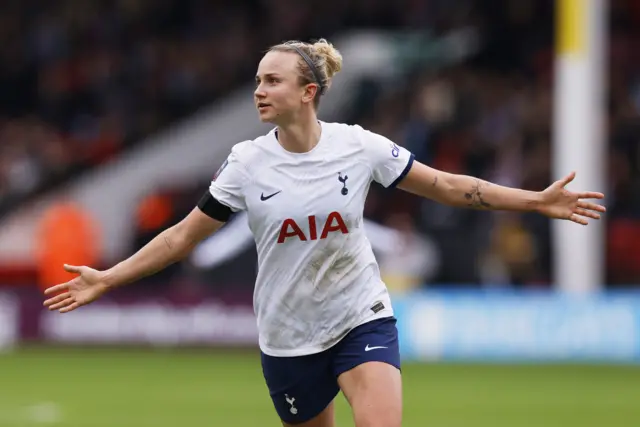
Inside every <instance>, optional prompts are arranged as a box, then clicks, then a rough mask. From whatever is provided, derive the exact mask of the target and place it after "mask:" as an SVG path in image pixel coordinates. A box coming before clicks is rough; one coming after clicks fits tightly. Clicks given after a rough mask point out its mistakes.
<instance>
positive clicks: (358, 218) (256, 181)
mask: <svg viewBox="0 0 640 427" xmlns="http://www.w3.org/2000/svg"><path fill="white" fill-rule="evenodd" d="M321 126H322V133H321V137H320V141H319V142H318V144H317V145H316V146H315V147H314V148H313V150H311V151H309V152H306V153H292V152H288V151H286V150H285V149H284V148H283V147H282V146H281V145H280V144H279V143H278V141H277V139H276V133H275V129H274V130H272V131H271V132H269V133H268V134H267V135H264V136H262V137H259V138H257V139H255V140H253V141H245V142H241V143H239V144H237V145H235V146H234V147H233V149H232V151H231V154H230V155H229V157H228V159H227V160H226V161H225V162H224V164H223V165H222V166H221V168H220V170H219V171H218V173H216V176H215V177H214V180H213V182H212V183H211V187H210V192H211V194H212V196H213V197H215V198H216V199H217V200H218V201H219V202H220V203H222V204H224V205H226V206H228V207H230V208H231V210H232V211H234V212H237V211H240V210H246V211H247V215H248V221H249V227H250V228H251V231H252V233H253V236H254V239H255V241H256V245H257V251H258V264H259V265H258V276H257V280H256V285H255V290H254V297H253V303H254V309H255V313H256V316H257V321H258V332H259V345H260V349H261V350H262V351H263V352H264V353H265V354H267V355H271V356H301V355H307V354H312V353H318V352H321V351H323V350H326V349H328V348H330V347H331V346H333V345H335V344H336V343H337V342H338V341H339V340H340V339H341V338H343V337H344V336H345V335H346V334H347V333H348V332H349V331H350V330H351V329H353V328H354V327H356V326H358V325H360V324H363V323H365V322H368V321H371V320H373V319H378V318H382V317H389V316H392V315H393V309H392V307H391V302H390V299H389V294H388V292H387V289H386V286H385V285H384V283H383V282H382V280H381V279H380V271H379V268H378V264H377V262H376V260H375V258H374V255H373V251H372V249H371V245H370V243H369V241H368V239H367V237H366V235H365V232H364V230H363V225H362V223H363V221H362V219H363V210H364V203H365V198H366V196H367V193H368V191H369V186H370V184H371V182H372V181H374V180H375V181H377V182H379V183H380V184H382V185H383V186H385V187H389V186H391V185H393V184H395V183H397V182H398V181H400V180H401V179H402V177H403V176H404V175H405V174H406V173H407V172H408V171H409V169H410V167H411V164H412V162H413V155H411V153H409V152H408V151H407V150H405V149H404V148H402V147H399V146H397V145H396V144H394V143H393V142H391V141H390V140H388V139H387V138H385V137H383V136H380V135H377V134H375V133H372V132H369V131H367V130H364V129H363V128H361V127H360V126H350V125H345V124H338V123H324V122H321Z"/></svg>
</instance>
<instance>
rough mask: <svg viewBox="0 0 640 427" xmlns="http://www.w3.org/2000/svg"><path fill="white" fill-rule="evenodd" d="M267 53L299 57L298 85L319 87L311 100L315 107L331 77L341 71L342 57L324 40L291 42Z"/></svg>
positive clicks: (273, 47) (279, 45) (275, 47)
mask: <svg viewBox="0 0 640 427" xmlns="http://www.w3.org/2000/svg"><path fill="white" fill-rule="evenodd" d="M269 52H292V53H295V54H297V55H299V56H300V60H299V61H298V69H299V71H300V83H301V84H303V85H306V84H309V83H316V84H317V85H318V86H319V87H318V91H317V92H316V95H315V99H314V100H313V101H314V104H315V106H316V107H317V106H318V103H319V102H320V96H321V95H323V94H324V93H325V92H326V91H327V90H328V89H329V87H330V86H331V80H332V79H333V76H335V75H336V73H338V72H339V71H340V70H341V69H342V55H341V54H340V52H339V51H338V49H336V48H335V47H333V45H332V44H331V43H329V42H328V41H327V40H326V39H319V40H317V41H315V42H313V43H305V42H301V41H298V40H292V41H288V42H285V43H280V44H278V45H275V46H272V47H271V48H270V49H269ZM305 56H306V57H305Z"/></svg>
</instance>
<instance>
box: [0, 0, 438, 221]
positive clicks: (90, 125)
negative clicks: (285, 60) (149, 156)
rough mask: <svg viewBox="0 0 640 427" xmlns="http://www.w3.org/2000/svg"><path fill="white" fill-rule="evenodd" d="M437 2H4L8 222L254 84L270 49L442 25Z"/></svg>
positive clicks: (0, 138) (3, 181)
mask: <svg viewBox="0 0 640 427" xmlns="http://www.w3.org/2000/svg"><path fill="white" fill-rule="evenodd" d="M429 3H432V4H431V6H430V8H429V9H430V10H429V12H430V13H429V14H427V13H425V12H424V11H423V9H424V7H425V5H426V3H425V2H424V1H421V0H399V1H396V2H389V1H385V0H358V1H351V2H349V1H347V2H340V1H330V0H308V1H299V0H245V1H242V2H234V1H232V0H213V1H212V0H114V1H97V0H96V1H81V0H54V1H48V2H41V1H37V0H20V1H8V2H3V10H2V14H0V213H1V212H2V211H6V210H7V209H9V208H10V207H11V206H15V204H16V203H18V202H19V201H21V200H23V199H24V198H25V197H26V196H28V195H31V194H37V193H38V192H39V191H42V190H44V189H46V188H50V187H51V186H53V185H57V184H59V183H60V182H62V181H64V179H67V178H68V177H69V176H70V175H75V174H77V173H80V172H81V171H82V170H84V169H86V168H88V167H91V166H93V165H95V164H97V163H100V162H105V161H108V160H109V159H111V158H112V157H113V156H115V155H117V153H118V152H119V151H120V150H122V149H124V148H125V147H127V146H128V145H130V144H134V143H136V142H139V141H141V140H143V139H144V137H145V136H147V135H149V134H150V133H152V132H154V131H157V130H159V129H162V128H164V127H166V126H168V125H169V124H170V123H172V122H173V121H175V120H177V119H179V118H181V117H184V116H186V115H187V114H189V113H191V112H193V111H194V110H195V109H197V108H198V107H200V106H202V105H204V104H207V103H210V102H212V101H214V100H215V99H216V98H218V97H219V96H222V95H224V94H226V93H228V90H229V88H233V87H234V86H237V85H238V84H240V83H243V84H246V82H248V81H251V80H252V78H251V76H252V75H253V73H254V71H255V67H256V64H257V62H258V60H259V58H260V56H261V55H262V52H264V51H265V49H267V48H268V45H270V44H276V43H279V42H281V41H283V40H287V39H291V38H299V39H305V40H306V39H309V38H311V37H320V36H328V35H330V34H334V33H335V32H337V31H340V30H341V29H344V28H351V29H353V28H359V27H376V28H382V29H385V28H386V29H389V28H411V27H413V28H415V27H419V26H421V25H425V24H431V23H433V24H437V22H438V20H439V19H440V18H438V17H439V16H440V15H446V13H447V8H446V7H443V6H446V2H443V1H441V0H437V1H430V2H429ZM440 9H443V12H439V10H440ZM421 11H422V12H423V13H420V12H421Z"/></svg>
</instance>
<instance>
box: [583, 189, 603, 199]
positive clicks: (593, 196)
mask: <svg viewBox="0 0 640 427" xmlns="http://www.w3.org/2000/svg"><path fill="white" fill-rule="evenodd" d="M578 198H580V199H604V194H602V193H597V192H594V191H585V192H582V193H578Z"/></svg>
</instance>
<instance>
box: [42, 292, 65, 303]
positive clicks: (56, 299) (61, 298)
mask: <svg viewBox="0 0 640 427" xmlns="http://www.w3.org/2000/svg"><path fill="white" fill-rule="evenodd" d="M67 298H69V293H68V292H64V293H62V294H60V295H56V296H55V297H53V298H49V299H48V300H46V301H45V302H44V303H43V305H44V306H45V307H50V306H52V305H53V304H57V303H59V302H60V301H64V300H65V299H67Z"/></svg>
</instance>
